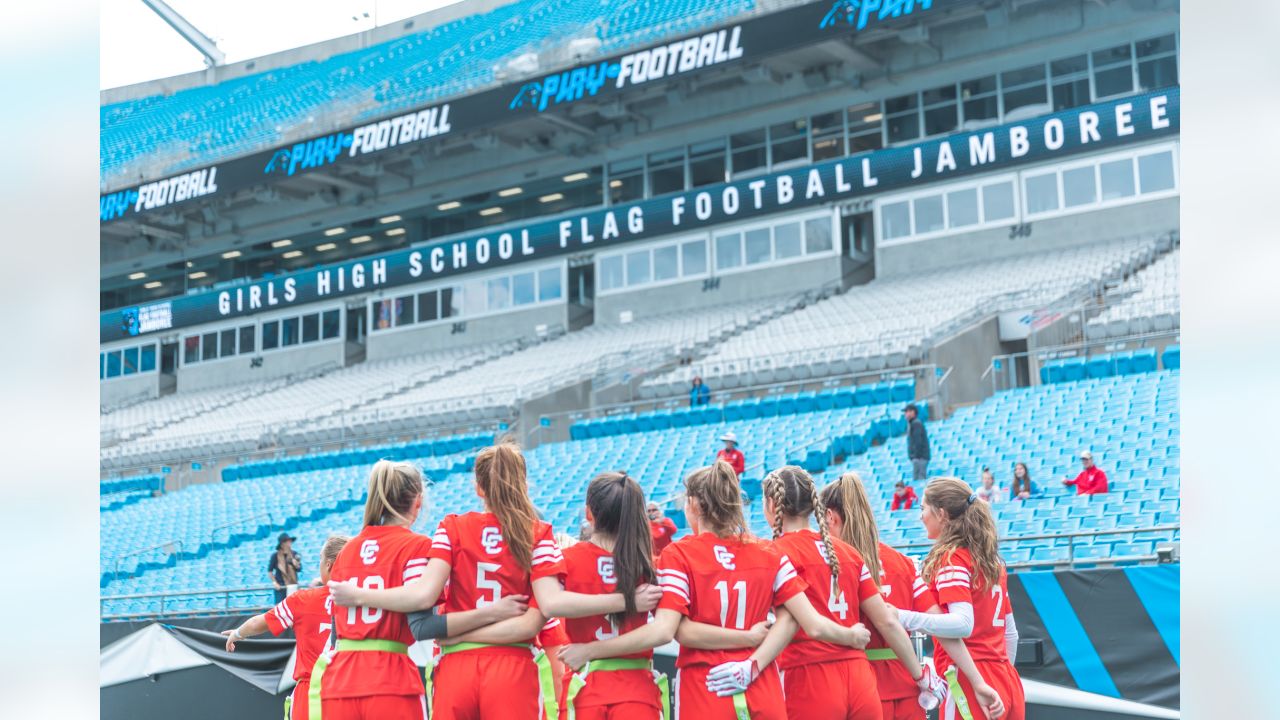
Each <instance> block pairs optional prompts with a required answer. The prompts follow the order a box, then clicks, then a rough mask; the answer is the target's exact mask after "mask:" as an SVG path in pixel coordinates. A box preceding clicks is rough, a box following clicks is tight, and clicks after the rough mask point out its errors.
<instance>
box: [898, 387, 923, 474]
mask: <svg viewBox="0 0 1280 720" xmlns="http://www.w3.org/2000/svg"><path fill="white" fill-rule="evenodd" d="M902 414H903V415H905V416H906V418H907V459H908V460H910V461H911V479H912V480H925V479H928V477H929V434H928V433H927V432H925V429H924V421H923V420H921V419H920V410H919V409H918V408H917V407H916V404H915V403H911V404H909V405H907V406H906V407H904V408H902Z"/></svg>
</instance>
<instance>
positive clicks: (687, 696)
mask: <svg viewBox="0 0 1280 720" xmlns="http://www.w3.org/2000/svg"><path fill="white" fill-rule="evenodd" d="M710 672H711V666H710V665H691V666H689V667H684V668H680V669H679V670H677V671H676V686H675V688H674V689H672V691H671V694H672V695H673V696H674V700H675V708H674V709H673V712H674V714H675V720H734V718H736V717H737V713H736V712H734V709H733V698H729V697H720V696H718V695H716V694H715V693H713V692H711V691H709V690H707V675H708V674H709V673H710ZM747 710H748V711H750V713H751V720H786V718H787V705H786V703H785V702H784V701H783V699H782V679H781V678H779V677H778V670H777V668H776V667H775V666H774V665H773V664H772V663H770V664H769V667H767V668H765V669H764V672H762V673H760V677H758V678H756V680H755V682H753V683H751V685H750V686H748V687H747Z"/></svg>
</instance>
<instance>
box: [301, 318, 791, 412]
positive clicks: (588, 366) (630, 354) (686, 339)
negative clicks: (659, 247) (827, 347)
mask: <svg viewBox="0 0 1280 720" xmlns="http://www.w3.org/2000/svg"><path fill="white" fill-rule="evenodd" d="M791 302H793V301H791V300H777V299H772V300H757V301H749V302H741V303H732V304H725V305H720V306H713V307H708V308H700V309H699V311H698V312H697V313H670V314H663V315H654V316H651V317H647V318H642V319H637V320H634V321H632V322H629V323H620V324H596V325H592V326H589V327H587V328H586V329H584V330H580V331H577V332H572V333H568V334H566V335H563V336H561V337H558V338H555V339H553V340H549V341H547V342H544V343H541V344H538V345H534V346H532V347H529V348H526V349H524V350H522V351H520V352H517V353H513V354H510V355H505V356H503V357H499V358H497V359H495V360H492V361H490V362H486V363H484V364H483V365H479V366H476V367H473V368H470V369H468V370H464V371H462V372H458V373H455V374H453V375H450V376H449V377H446V378H442V379H441V380H440V381H438V382H432V383H429V384H426V385H422V386H420V387H416V388H413V389H411V390H409V391H407V392H404V393H401V394H398V395H395V396H391V397H387V398H384V399H382V400H379V401H376V402H371V403H368V404H367V405H365V406H364V407H362V408H361V409H360V410H359V411H356V412H351V413H346V414H345V415H344V416H343V418H341V419H340V420H341V421H342V422H345V423H347V424H348V425H350V426H358V427H361V428H363V429H364V430H365V431H367V432H371V433H373V432H388V431H390V432H394V431H396V430H397V429H398V428H405V427H412V426H413V424H414V422H415V421H416V420H417V419H418V418H421V417H423V416H426V415H433V416H436V417H445V418H449V417H452V418H454V419H455V420H457V421H481V420H486V419H495V418H498V417H507V416H508V414H507V413H506V412H505V409H506V408H509V407H510V406H512V405H513V404H514V403H516V402H517V400H519V399H523V398H528V397H530V396H532V395H536V394H538V393H541V392H544V391H547V390H552V389H555V388H558V387H563V386H567V385H570V384H573V383H576V382H579V381H581V380H584V379H587V378H592V377H602V376H603V377H609V376H610V373H625V372H627V371H630V370H632V369H635V368H640V369H643V368H646V367H653V366H657V365H661V364H663V363H666V362H669V361H671V360H673V359H674V358H675V357H677V356H679V355H684V354H688V353H690V352H692V351H693V349H694V348H697V347H700V346H702V345H705V344H707V343H710V342H713V341H716V340H720V339H723V338H724V337H727V336H729V335H731V334H732V333H735V332H739V331H741V330H742V329H744V328H747V327H750V326H751V325H754V324H758V323H760V322H763V321H765V320H767V319H769V318H771V317H774V316H776V315H777V314H779V313H781V312H784V311H785V310H786V309H787V308H788V307H790V304H789V303H791ZM495 407H497V408H501V409H503V410H504V412H503V413H496V412H494V410H493V409H494V408H495ZM337 421H339V419H338V418H333V419H331V420H329V421H321V422H318V423H315V425H318V426H321V427H323V426H324V425H325V423H326V422H337Z"/></svg>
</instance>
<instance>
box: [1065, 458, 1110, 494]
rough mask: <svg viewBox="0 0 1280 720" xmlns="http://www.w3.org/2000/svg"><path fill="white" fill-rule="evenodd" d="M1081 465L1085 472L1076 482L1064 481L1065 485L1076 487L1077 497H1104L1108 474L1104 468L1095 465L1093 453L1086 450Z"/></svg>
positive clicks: (1078, 476) (1081, 473)
mask: <svg viewBox="0 0 1280 720" xmlns="http://www.w3.org/2000/svg"><path fill="white" fill-rule="evenodd" d="M1080 464H1081V465H1083V466H1084V470H1082V471H1081V472H1080V474H1079V475H1077V476H1076V478H1075V480H1070V479H1067V480H1063V481H1062V484H1063V485H1075V486H1076V494H1077V495H1103V494H1105V493H1106V492H1107V474H1106V473H1105V472H1103V471H1102V468H1100V467H1098V466H1097V465H1094V464H1093V453H1091V452H1089V451H1088V450H1085V451H1084V452H1082V453H1080Z"/></svg>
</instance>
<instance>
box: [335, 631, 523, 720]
mask: <svg viewBox="0 0 1280 720" xmlns="http://www.w3.org/2000/svg"><path fill="white" fill-rule="evenodd" d="M541 717H542V695H541V693H540V691H539V688H538V666H537V665H535V664H534V662H533V657H532V656H531V655H530V654H529V651H528V650H523V649H516V648H510V649H499V648H494V649H488V650H468V651H466V652H460V653H453V654H450V655H445V656H444V657H442V658H440V661H439V662H438V663H437V664H436V668H435V675H434V676H433V677H432V680H431V718H432V720H480V718H484V720H539V719H540V718H541ZM324 720H329V718H327V717H326V718H325V719H324Z"/></svg>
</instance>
